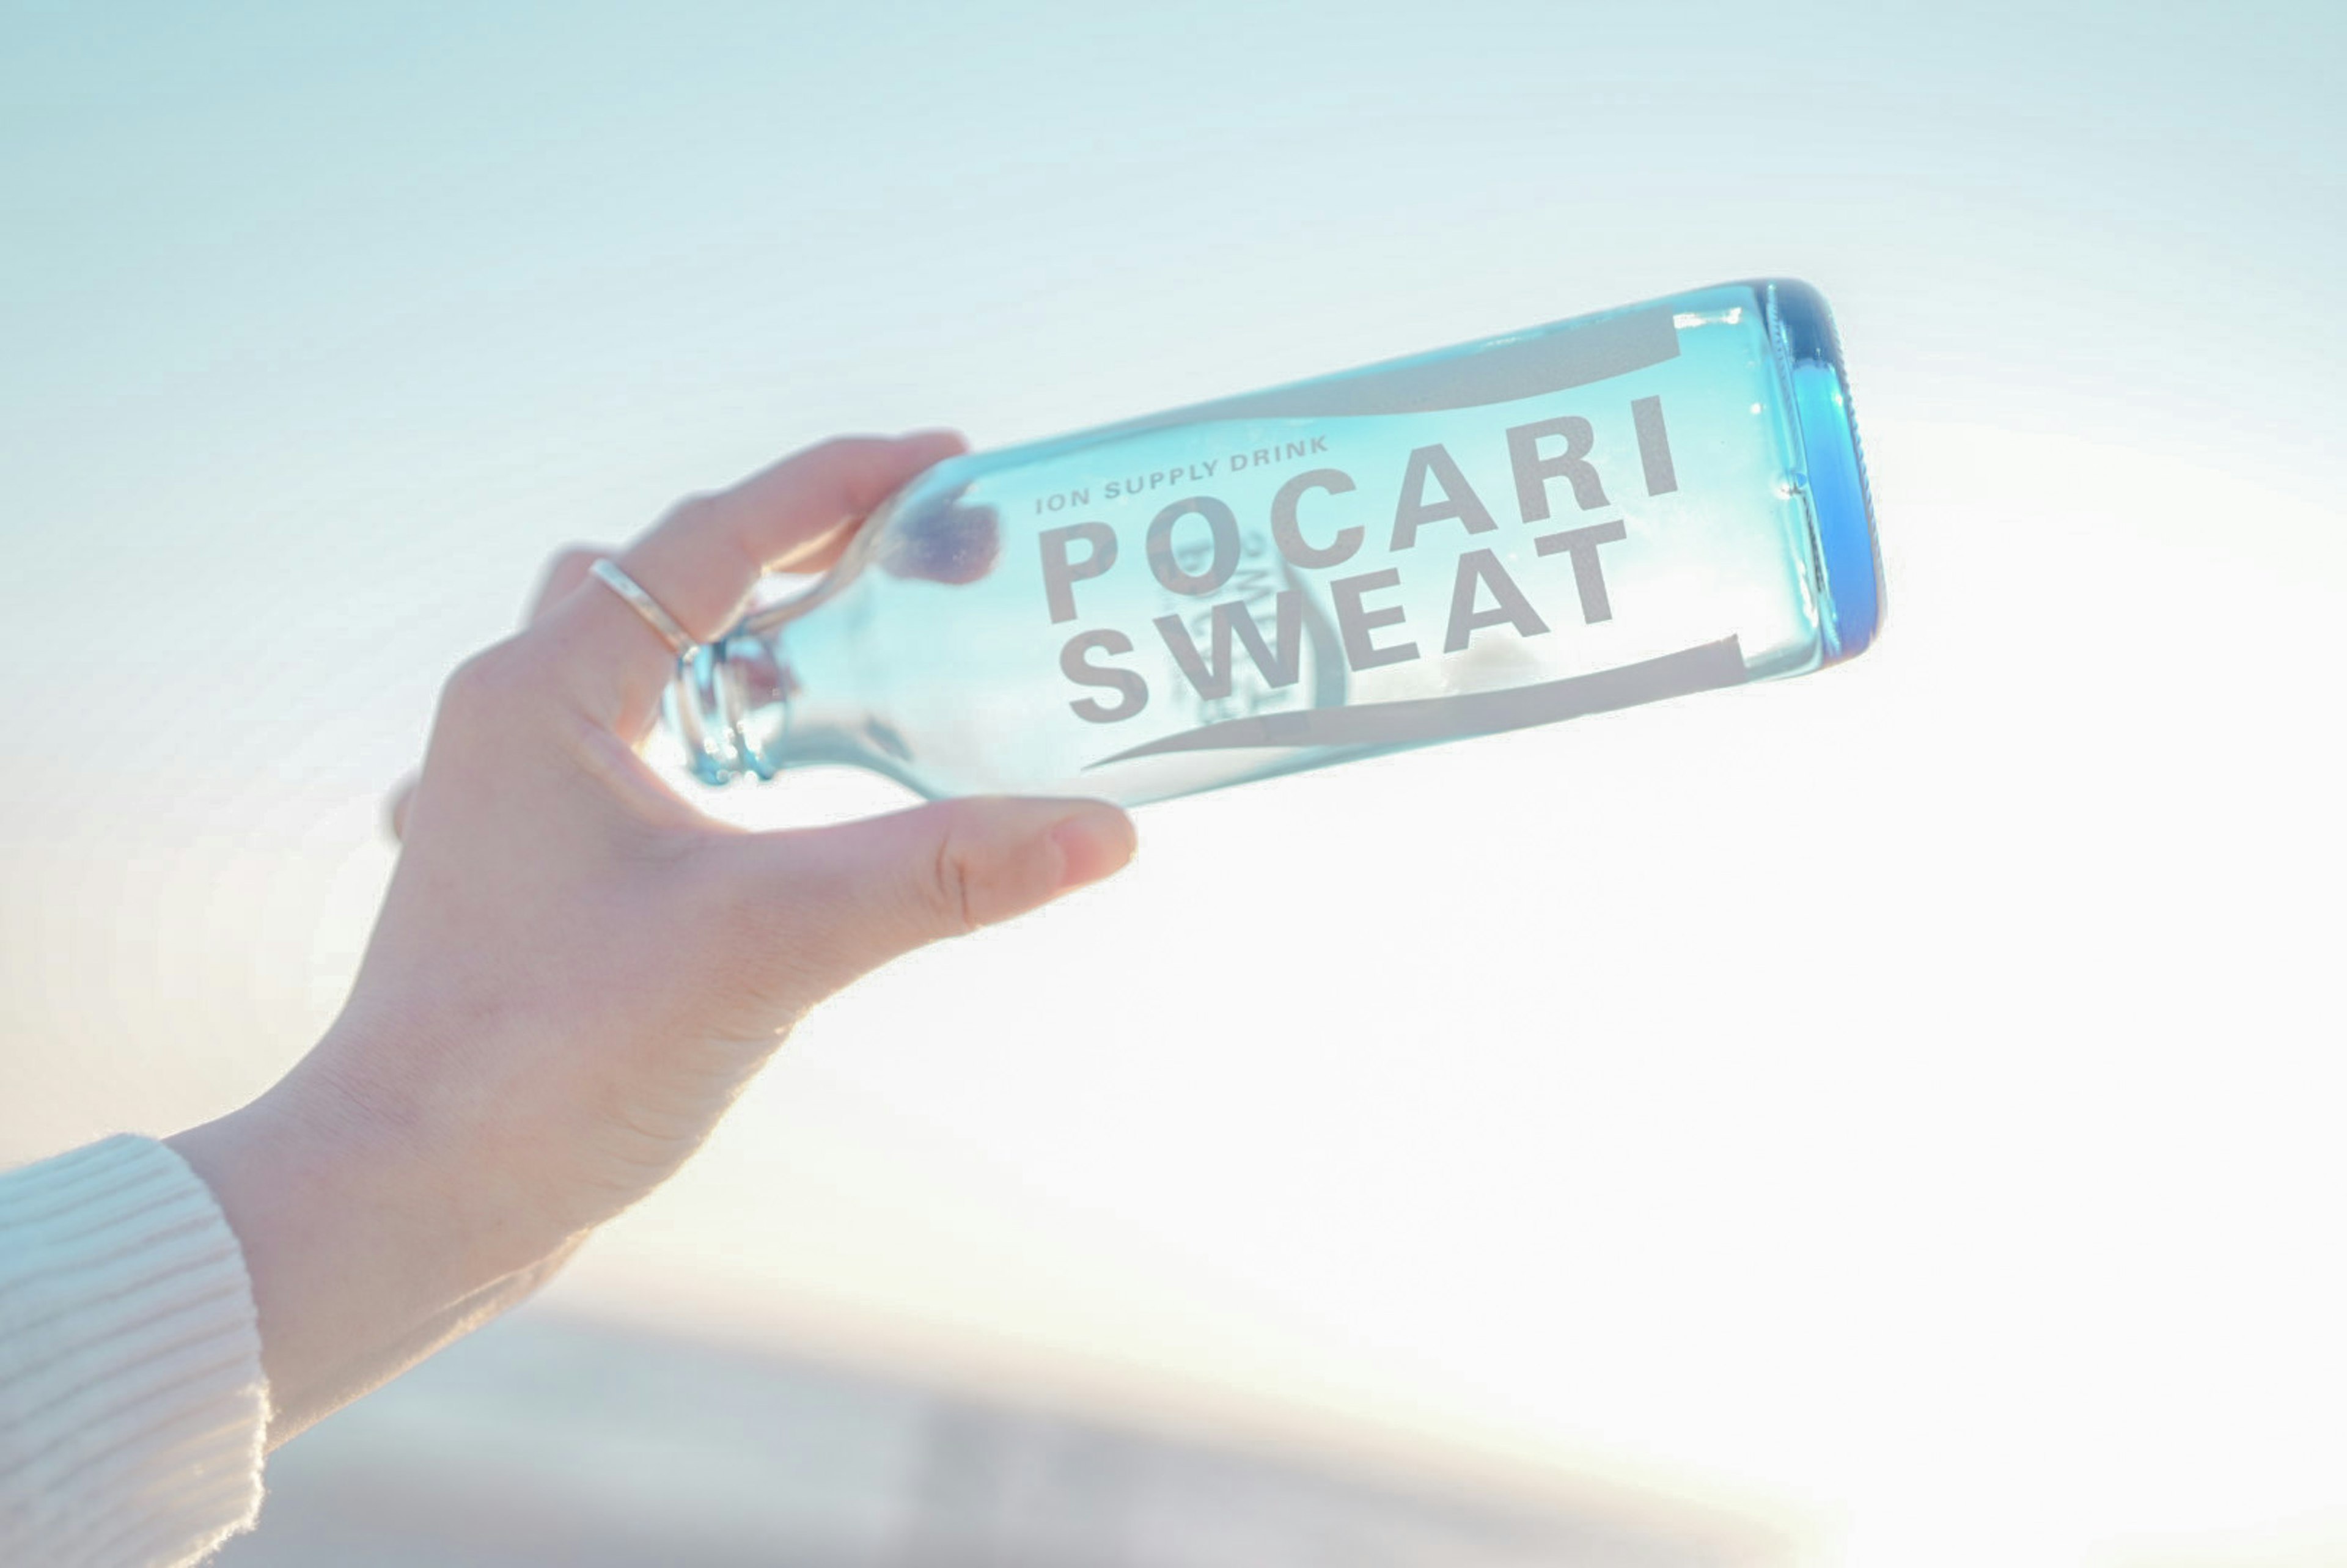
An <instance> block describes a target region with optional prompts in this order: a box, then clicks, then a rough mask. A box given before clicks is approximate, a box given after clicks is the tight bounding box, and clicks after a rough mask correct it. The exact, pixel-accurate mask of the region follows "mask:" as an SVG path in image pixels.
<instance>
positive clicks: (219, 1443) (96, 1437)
mask: <svg viewBox="0 0 2347 1568" xmlns="http://www.w3.org/2000/svg"><path fill="white" fill-rule="evenodd" d="M268 1419H269V1400H268V1389H267V1385H266V1383H265V1382H264V1381H263V1378H262V1375H261V1337H260V1334H259V1331H258V1329H257V1327H256V1324H255V1317H254V1313H253V1306H252V1286H251V1280H250V1279H249V1278H248V1277H247V1276H246V1274H245V1269H244V1255H243V1253H242V1252H241V1250H240V1249H239V1247H238V1245H237V1240H236V1235H235V1233H234V1232H232V1231H231V1230H230V1229H229V1225H228V1220H227V1217H226V1216H225V1215H223V1214H221V1213H220V1204H218V1203H216V1202H214V1201H213V1198H212V1194H211V1192H210V1189H209V1188H207V1187H206V1186H205V1185H204V1184H203V1182H202V1181H201V1180H200V1178H199V1177H198V1176H197V1175H196V1173H194V1172H193V1171H191V1170H190V1169H189V1168H188V1166H187V1164H186V1163H185V1162H183V1161H182V1160H180V1158H179V1156H178V1155H177V1154H175V1153H172V1152H171V1151H170V1150H169V1148H166V1147H165V1146H164V1145H163V1144H161V1143H156V1142H154V1141H153V1140H151V1139H147V1138H132V1137H116V1138H108V1139H107V1140H106V1141H105V1142H103V1143H93V1144H91V1145H90V1146H89V1147H87V1148H86V1149H77V1150H76V1151H74V1152H73V1153H69V1154H60V1155H59V1156H57V1157H56V1159H54V1160H48V1161H45V1162H43V1163H40V1164H37V1165H29V1166H26V1168H25V1169H23V1170H20V1171H12V1172H9V1173H6V1174H5V1175H0V1562H5V1563H27V1564H30V1563H43V1564H56V1565H57V1568H118V1565H129V1564H138V1565H141V1568H147V1565H151V1564H176V1563H187V1562H192V1561H194V1560H196V1559H199V1558H200V1557H202V1556H204V1555H205V1554H206V1553H210V1551H211V1550H212V1549H213V1548H215V1547H217V1546H218V1545H219V1544H220V1542H221V1541H223V1540H225V1539H226V1538H227V1537H228V1536H230V1535H232V1534H234V1533H236V1532H238V1531H240V1530H243V1529H247V1528H249V1527H250V1526H251V1523H252V1521H253V1518H254V1516H255V1514H257V1513H258V1512H259V1511H260V1508H261V1453H262V1438H263V1436H264V1434H265V1432H266V1430H267V1427H268Z"/></svg>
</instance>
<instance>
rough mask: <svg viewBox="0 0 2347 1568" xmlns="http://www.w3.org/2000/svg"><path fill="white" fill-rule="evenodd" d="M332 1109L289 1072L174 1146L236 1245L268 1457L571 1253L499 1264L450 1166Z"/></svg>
mask: <svg viewBox="0 0 2347 1568" xmlns="http://www.w3.org/2000/svg"><path fill="white" fill-rule="evenodd" d="M328 1099H329V1097H327V1096H323V1095H321V1094H319V1093H318V1092H316V1091H315V1087H314V1085H310V1084H306V1083H304V1081H302V1076H301V1075H300V1074H298V1073H297V1074H296V1076H295V1078H294V1079H293V1080H290V1081H288V1082H287V1083H285V1084H282V1085H280V1086H279V1087H278V1088H277V1089H276V1090H273V1091H272V1092H271V1093H270V1094H267V1095H264V1096H263V1097H262V1098H261V1099H260V1100H258V1101H255V1102H253V1103H252V1104H251V1105H248V1106H245V1107H244V1108H243V1109H241V1110H239V1111H236V1112H231V1114H229V1115H227V1116H224V1117H222V1118H220V1120H219V1121H216V1122H208V1123H206V1124H204V1125H203V1126H200V1127H196V1128H192V1129H190V1130H189V1131H188V1132H182V1133H179V1134H178V1135H177V1136H175V1137H173V1138H171V1139H169V1144H170V1146H171V1147H172V1148H173V1149H174V1150H175V1151H177V1152H178V1153H179V1155H180V1157H181V1158H182V1159H184V1160H186V1161H187V1163H189V1165H190V1166H191V1167H192V1168H193V1169H194V1170H195V1171H196V1173H198V1174H199V1175H200V1176H201V1177H202V1178H203V1179H204V1182H205V1183H206V1184H207V1185H209V1186H210V1189H211V1191H212V1193H213V1194H214V1195H215V1196H216V1197H217V1199H218V1200H219V1203H220V1207H221V1209H222V1210H223V1211H224V1212H225V1213H226V1214H227V1216H228V1220H229V1224H230V1225H231V1228H233V1230H234V1231H235V1233H236V1235H237V1239H238V1240H239V1242H240V1243H241V1245H242V1247H243V1251H244V1259H245V1266H246V1269H247V1271H248V1273H249V1274H250V1276H251V1282H252V1296H253V1303H254V1306H255V1308H256V1310H257V1312H258V1315H259V1321H260V1333H261V1359H262V1363H263V1366H264V1367H265V1368H266V1370H267V1372H268V1378H269V1404H270V1414H269V1430H268V1442H269V1446H270V1447H272V1448H274V1447H276V1446H277V1445H278V1444H280V1443H282V1442H283V1441H285V1440H287V1439H288V1438H290V1437H292V1436H293V1435H294V1434H295V1433H297V1432H300V1431H302V1430H304V1429H305V1428H307V1427H309V1426H311V1425H313V1423H315V1422H316V1421H318V1420H319V1419H322V1418H323V1417H324V1416H327V1415H329V1414H331V1413H333V1411H334V1410H336V1409H340V1408H341V1407H342V1406H343V1405H345V1404H348V1403H349V1402H350V1401H352V1400H353V1399H357V1398H358V1397H359V1396H360V1395H362V1394H364V1393H366V1392H367V1391H368V1390H370V1389H374V1388H377V1387H379V1386H380V1385H382V1384H383V1383H384V1382H386V1381H388V1380H389V1379H390V1378H394V1377H396V1376H397V1375H398V1374H399V1373H400V1372H402V1371H404V1370H405V1369H406V1368H409V1367H412V1366H414V1365H415V1363H416V1362H418V1361H420V1360H422V1359H424V1358H425V1357H426V1356H429V1355H430V1354H432V1353H433V1352H434V1351H435V1350H437V1349H439V1348H441V1347H442V1346H444V1345H446V1344H447V1343H448V1342H449V1341H450V1340H452V1339H455V1338H457V1337H461V1336H462V1335H464V1334H466V1333H468V1332H470V1331H471V1330H472V1329H473V1328H475V1327H478V1326H479V1325H481V1324H482V1323H484V1322H487V1320H488V1319H490V1318H492V1317H496V1316H497V1315H498V1314H499V1313H501V1312H503V1311H505V1310H506V1309H507V1307H511V1306H513V1305H515V1304H516V1303H518V1302H519V1301H521V1300H522V1299H524V1298H525V1297H527V1296H528V1295H529V1294H530V1293H531V1292H532V1291H534V1290H535V1289H537V1287H538V1286H539V1285H540V1284H542V1283H544V1281H545V1280H546V1279H547V1277H548V1276H550V1275H551V1274H552V1273H553V1272H554V1271H555V1269H556V1268H558V1267H559V1266H560V1264H561V1262H562V1260H563V1259H564V1258H566V1257H567V1256H569V1253H570V1251H571V1250H572V1248H573V1247H574V1246H575V1245H576V1243H577V1240H578V1239H579V1238H575V1237H574V1238H572V1239H571V1240H570V1241H569V1242H567V1243H564V1244H562V1245H559V1246H557V1247H556V1248H555V1249H554V1250H553V1251H551V1252H548V1253H543V1254H537V1255H531V1256H528V1257H527V1258H526V1259H524V1260H522V1261H520V1262H519V1263H518V1266H517V1263H516V1260H515V1259H514V1258H513V1257H511V1256H498V1255H496V1252H495V1250H494V1249H493V1248H491V1247H489V1246H485V1245H482V1244H481V1242H480V1240H479V1239H478V1237H477V1235H476V1234H475V1231H474V1229H473V1227H474V1226H475V1225H476V1224H477V1215H478V1214H481V1213H482V1212H484V1211H485V1210H486V1209H487V1208H488V1207H489V1205H487V1204H484V1203H482V1202H481V1201H480V1194H477V1193H467V1192H466V1191H465V1190H464V1177H463V1176H462V1175H461V1173H460V1167H458V1166H457V1165H456V1163H455V1162H453V1161H451V1160H450V1159H449V1158H448V1157H447V1156H446V1153H445V1152H443V1151H440V1150H437V1149H435V1148H433V1147H430V1146H427V1144H426V1143H425V1141H424V1140H423V1139H422V1138H421V1137H420V1136H419V1135H418V1134H417V1133H416V1132H415V1130H413V1129H400V1128H395V1127H391V1126H387V1125H384V1124H382V1123H381V1122H377V1121H376V1120H374V1119H372V1118H370V1117H369V1116H367V1115H365V1114H364V1113H360V1112H356V1111H354V1110H352V1109H350V1108H347V1107H344V1108H341V1109H330V1108H329V1107H328V1105H326V1104H322V1103H321V1102H322V1101H325V1100H328ZM533 1250H534V1249H533Z"/></svg>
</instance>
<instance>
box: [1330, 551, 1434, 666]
mask: <svg viewBox="0 0 2347 1568" xmlns="http://www.w3.org/2000/svg"><path fill="white" fill-rule="evenodd" d="M1400 581H1401V573H1400V572H1399V570H1397V569H1394V568H1392V567H1388V568H1386V569H1385V570H1383V571H1365V572H1363V573H1362V574H1361V575H1360V576H1358V577H1340V578H1337V579H1335V580H1334V581H1332V582H1331V583H1329V585H1328V597H1329V598H1330V599H1332V600H1335V601H1336V604H1337V631H1338V633H1339V634H1340V635H1341V636H1342V637H1343V639H1344V642H1345V662H1346V664H1347V665H1348V666H1349V667H1350V668H1352V669H1355V670H1374V669H1376V668H1377V667H1378V665H1380V664H1403V663H1407V662H1409V661H1410V660H1412V659H1415V658H1417V657H1418V644H1417V643H1415V642H1397V643H1395V644H1394V645H1393V646H1392V647H1390V648H1379V647H1377V646H1375V645H1374V644H1372V643H1371V642H1370V641H1369V633H1370V632H1372V631H1375V630H1377V629H1378V627H1380V626H1391V625H1393V624H1394V623H1395V622H1397V621H1399V620H1402V619H1403V615H1402V609H1401V606H1399V605H1398V604H1389V605H1387V606H1386V607H1385V608H1384V609H1382V610H1368V609H1365V608H1363V606H1362V604H1361V596H1362V595H1364V594H1368V593H1375V592H1377V591H1378V589H1388V588H1393V587H1396V586H1397V585H1399V583H1400Z"/></svg>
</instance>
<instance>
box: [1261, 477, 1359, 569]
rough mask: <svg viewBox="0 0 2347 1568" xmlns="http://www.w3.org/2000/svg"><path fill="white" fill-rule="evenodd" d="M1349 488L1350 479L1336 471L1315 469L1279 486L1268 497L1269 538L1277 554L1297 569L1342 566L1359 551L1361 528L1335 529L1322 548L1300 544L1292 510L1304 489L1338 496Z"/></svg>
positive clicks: (1300, 534)
mask: <svg viewBox="0 0 2347 1568" xmlns="http://www.w3.org/2000/svg"><path fill="white" fill-rule="evenodd" d="M1352 487H1353V477H1352V476H1351V475H1350V474H1348V473H1345V472H1344V471H1342V470H1341V469H1337V468H1315V469H1312V470H1311V471H1310V472H1308V473H1304V474H1298V475H1296V477H1294V478H1293V479H1290V480H1289V481H1287V483H1286V484H1285V485H1282V486H1281V487H1279V494H1277V495H1276V496H1274V497H1272V498H1271V537H1272V538H1274V539H1276V540H1277V541H1278V544H1279V553H1280V554H1281V555H1284V556H1286V558H1287V559H1288V560H1289V561H1290V562H1292V563H1293V564H1295V565H1296V566H1300V567H1330V566H1342V565H1343V564H1344V563H1345V562H1347V561H1348V560H1350V559H1352V557H1353V552H1354V551H1356V550H1358V549H1359V548H1361V538H1362V531H1361V529H1359V528H1339V529H1337V537H1336V538H1334V539H1332V540H1330V541H1329V542H1328V544H1327V547H1326V548H1314V547H1313V546H1311V545H1308V544H1307V543H1305V542H1304V531H1303V529H1302V528H1298V527H1297V526H1296V503H1297V502H1299V501H1301V500H1302V499H1303V498H1304V492H1305V491H1307V490H1326V491H1327V493H1328V494H1330V495H1332V496H1342V495H1345V494H1346V493H1348V491H1350V490H1351V489H1352Z"/></svg>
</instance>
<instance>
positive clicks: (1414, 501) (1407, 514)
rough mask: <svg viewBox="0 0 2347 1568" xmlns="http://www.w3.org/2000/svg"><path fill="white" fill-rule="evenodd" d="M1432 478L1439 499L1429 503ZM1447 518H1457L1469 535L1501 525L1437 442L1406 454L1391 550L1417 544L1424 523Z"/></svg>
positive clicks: (1395, 510) (1487, 531)
mask: <svg viewBox="0 0 2347 1568" xmlns="http://www.w3.org/2000/svg"><path fill="white" fill-rule="evenodd" d="M1429 475H1432V476H1433V477H1434V482H1435V485H1436V487H1438V488H1439V489H1440V490H1441V492H1442V499H1441V500H1440V501H1439V502H1432V503H1430V502H1429V501H1428V500H1427V499H1426V480H1427V477H1428V476H1429ZM1444 518H1458V519H1459V520H1460V522H1463V523H1465V524H1466V525H1467V531H1468V532H1469V533H1471V534H1483V533H1489V532H1491V530H1492V529H1493V528H1498V527H1499V526H1500V525H1499V524H1497V523H1495V522H1493V521H1492V520H1491V509H1490V508H1489V507H1485V506H1484V505H1483V498H1482V497H1481V496H1478V495H1477V494H1475V487H1473V486H1472V485H1470V484H1469V483H1468V482H1467V476H1466V475H1464V474H1462V473H1460V471H1459V465H1458V463H1457V462H1455V461H1454V460H1453V459H1452V458H1451V456H1450V448H1449V447H1447V446H1443V445H1442V444H1441V443H1440V442H1437V443H1436V444H1435V445H1433V446H1420V447H1419V448H1418V450H1416V451H1415V452H1412V453H1411V454H1410V455H1409V467H1408V468H1407V469H1405V470H1404V471H1403V473H1402V477H1401V499H1400V501H1399V503H1398V504H1397V505H1396V506H1395V507H1394V528H1393V548H1396V549H1398V550H1406V549H1408V548H1410V546H1412V545H1414V544H1416V543H1418V530H1419V528H1420V527H1421V526H1422V525H1424V524H1427V523H1437V522H1440V521H1442V520H1443V519H1444Z"/></svg>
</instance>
